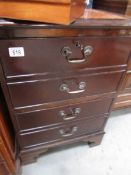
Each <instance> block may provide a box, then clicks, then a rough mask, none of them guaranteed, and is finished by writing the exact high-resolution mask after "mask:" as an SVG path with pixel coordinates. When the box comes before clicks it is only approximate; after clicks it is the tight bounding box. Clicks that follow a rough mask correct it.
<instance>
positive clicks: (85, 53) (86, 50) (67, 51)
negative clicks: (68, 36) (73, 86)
mask: <svg viewBox="0 0 131 175" xmlns="http://www.w3.org/2000/svg"><path fill="white" fill-rule="evenodd" d="M80 49H81V53H82V58H80V59H79V58H70V56H71V55H72V50H71V48H70V47H63V49H62V50H61V54H62V56H64V57H65V58H66V59H67V61H68V62H69V63H82V62H85V61H86V60H87V57H89V56H90V55H91V54H92V53H93V47H92V46H85V47H83V46H82V47H80Z"/></svg>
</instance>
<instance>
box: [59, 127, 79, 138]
mask: <svg viewBox="0 0 131 175" xmlns="http://www.w3.org/2000/svg"><path fill="white" fill-rule="evenodd" d="M77 130H78V127H77V126H74V127H72V128H71V131H70V132H66V131H65V130H64V129H60V130H59V132H60V134H61V135H62V137H69V136H72V135H73V134H74V133H75V132H76V131H77Z"/></svg>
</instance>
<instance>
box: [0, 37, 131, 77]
mask: <svg viewBox="0 0 131 175" xmlns="http://www.w3.org/2000/svg"><path fill="white" fill-rule="evenodd" d="M1 42H2V45H1V47H0V56H1V58H2V62H3V66H4V72H5V74H6V76H15V75H25V74H26V75H27V74H34V73H35V74H37V73H46V74H48V73H54V72H63V71H66V72H67V71H75V70H78V69H88V68H96V67H104V66H115V65H123V64H126V63H127V60H128V56H129V54H130V50H129V48H128V47H127V45H131V41H130V40H129V39H128V38H122V37H120V38H117V37H113V38H111V37H110V38H109V37H108V38H106V37H85V36H84V37H66V38H41V39H28V40H27V39H23V40H21V39H19V40H2V41H1ZM9 48H11V50H10V54H9ZM12 48H13V49H12ZM21 48H22V49H21Z"/></svg>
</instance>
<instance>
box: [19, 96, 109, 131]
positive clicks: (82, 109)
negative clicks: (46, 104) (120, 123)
mask: <svg viewBox="0 0 131 175" xmlns="http://www.w3.org/2000/svg"><path fill="white" fill-rule="evenodd" d="M111 103H112V99H111V98H105V99H101V100H97V101H91V102H88V103H81V104H75V105H68V106H64V107H59V108H55V109H50V110H49V109H47V110H46V109H45V110H42V111H36V112H35V111H34V112H29V113H24V114H18V115H17V121H18V124H19V128H20V130H21V131H28V130H32V129H34V128H44V127H49V126H50V127H51V126H55V125H59V124H62V123H65V122H71V121H75V120H77V119H78V120H79V119H82V118H86V117H88V118H90V117H93V116H96V115H98V114H106V113H108V112H109V108H110V105H111Z"/></svg>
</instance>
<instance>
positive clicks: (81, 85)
mask: <svg viewBox="0 0 131 175" xmlns="http://www.w3.org/2000/svg"><path fill="white" fill-rule="evenodd" d="M85 90H86V83H85V82H80V83H79V85H78V89H77V90H74V91H71V90H70V88H69V86H68V85H67V84H62V85H61V86H60V91H62V92H64V91H65V92H67V93H68V94H78V93H82V92H84V91H85Z"/></svg>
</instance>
